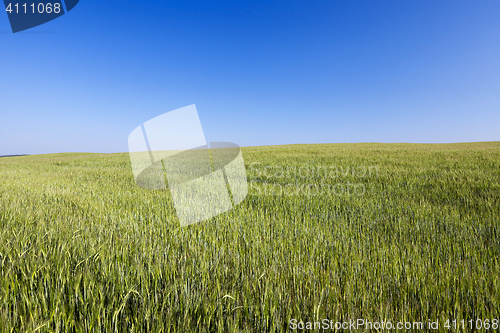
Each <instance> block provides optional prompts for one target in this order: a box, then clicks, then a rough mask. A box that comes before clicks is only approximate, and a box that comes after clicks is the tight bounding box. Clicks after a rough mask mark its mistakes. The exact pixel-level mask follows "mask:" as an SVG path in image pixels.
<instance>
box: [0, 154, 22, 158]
mask: <svg viewBox="0 0 500 333" xmlns="http://www.w3.org/2000/svg"><path fill="white" fill-rule="evenodd" d="M16 156H28V154H20V155H0V158H2V157H16Z"/></svg>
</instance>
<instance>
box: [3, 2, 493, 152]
mask: <svg viewBox="0 0 500 333" xmlns="http://www.w3.org/2000/svg"><path fill="white" fill-rule="evenodd" d="M499 18H500V1H498V0H480V1H477V0H474V1H472V0H471V1H462V0H448V1H447V0H444V1H439V0H438V1H436V0H433V1H427V0H393V1H388V0H368V1H356V0H350V1H347V0H329V1H321V0H320V1H311V0H308V1H294V0H290V1H252V0H242V1H240V0H224V1H221V0H213V1H207V0H182V1H160V0H151V1H149V2H144V1H125V0H121V1H93V0H81V1H80V3H79V4H78V6H77V7H75V9H73V10H72V11H71V12H69V13H68V14H66V15H63V16H62V17H60V18H58V19H56V20H54V21H51V22H49V23H46V24H44V25H42V26H39V27H36V28H33V29H30V30H27V31H25V32H20V33H17V34H12V32H11V30H10V26H9V22H8V18H7V14H6V13H4V14H2V13H0V40H1V46H0V50H1V59H2V66H0V155H4V154H21V153H27V154H38V153H55V152H83V151H85V152H125V151H127V138H128V135H129V133H130V132H131V131H132V130H133V129H134V128H135V127H137V126H138V125H140V124H141V123H143V122H145V121H147V120H149V119H151V118H153V117H155V116H158V115H160V114H162V113H165V112H167V111H170V110H174V109H177V108H180V107H183V106H187V105H190V104H196V106H197V109H198V113H199V115H200V119H201V122H202V125H203V129H204V132H205V136H206V138H207V141H230V142H234V143H237V144H239V145H240V146H251V145H272V144H291V143H326V142H428V143H438V142H464V141H497V140H500V130H499V129H500V19H499Z"/></svg>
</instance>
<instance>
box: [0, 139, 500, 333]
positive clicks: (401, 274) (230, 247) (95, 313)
mask: <svg viewBox="0 0 500 333" xmlns="http://www.w3.org/2000/svg"><path fill="white" fill-rule="evenodd" d="M242 153H243V158H244V160H245V166H246V170H247V177H248V182H249V193H248V196H247V198H246V199H245V200H244V201H243V202H242V203H240V204H239V205H238V206H236V207H235V208H234V209H233V210H231V211H229V212H227V213H224V214H221V215H219V216H217V217H214V218H212V219H210V220H207V221H204V222H200V223H197V224H193V225H189V226H187V227H183V228H181V227H180V225H179V221H178V219H177V217H176V213H175V209H174V205H173V202H172V199H171V197H170V192H169V190H168V189H167V190H146V189H142V188H140V187H137V186H136V184H135V182H134V178H133V175H132V171H131V167H130V160H129V157H128V154H126V153H122V154H87V153H74V154H73V153H71V154H53V155H32V156H23V157H5V158H1V159H0V331H1V332H33V331H37V332H145V331H148V332H149V331H151V332H282V331H291V330H293V327H292V326H291V323H292V322H304V323H305V322H318V321H322V320H324V319H329V320H333V321H349V320H356V319H360V318H363V319H365V320H371V321H382V320H384V321H386V322H387V321H392V322H393V323H396V322H399V321H401V322H413V321H421V322H424V323H427V322H428V321H436V320H439V321H440V323H445V322H446V320H456V321H458V322H459V321H461V320H465V321H468V320H474V321H476V320H477V319H481V320H489V321H490V323H491V324H492V325H493V323H494V320H497V322H498V319H499V317H500V311H499V310H500V278H499V277H500V142H482V143H460V144H432V145H430V144H378V143H359V144H320V145H287V146H266V147H245V148H242ZM294 320H295V321H294ZM491 327H492V326H491ZM497 327H498V326H497ZM424 329H425V327H424ZM491 329H493V327H492V328H491ZM321 330H322V329H318V328H316V330H314V329H313V330H311V331H321ZM458 330H460V329H458ZM344 331H345V329H344ZM357 331H368V329H366V328H360V329H358V330H357ZM438 331H449V330H448V329H446V328H445V327H444V326H443V324H440V328H439V330H438ZM465 331H467V329H465ZM469 331H470V330H469Z"/></svg>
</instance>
